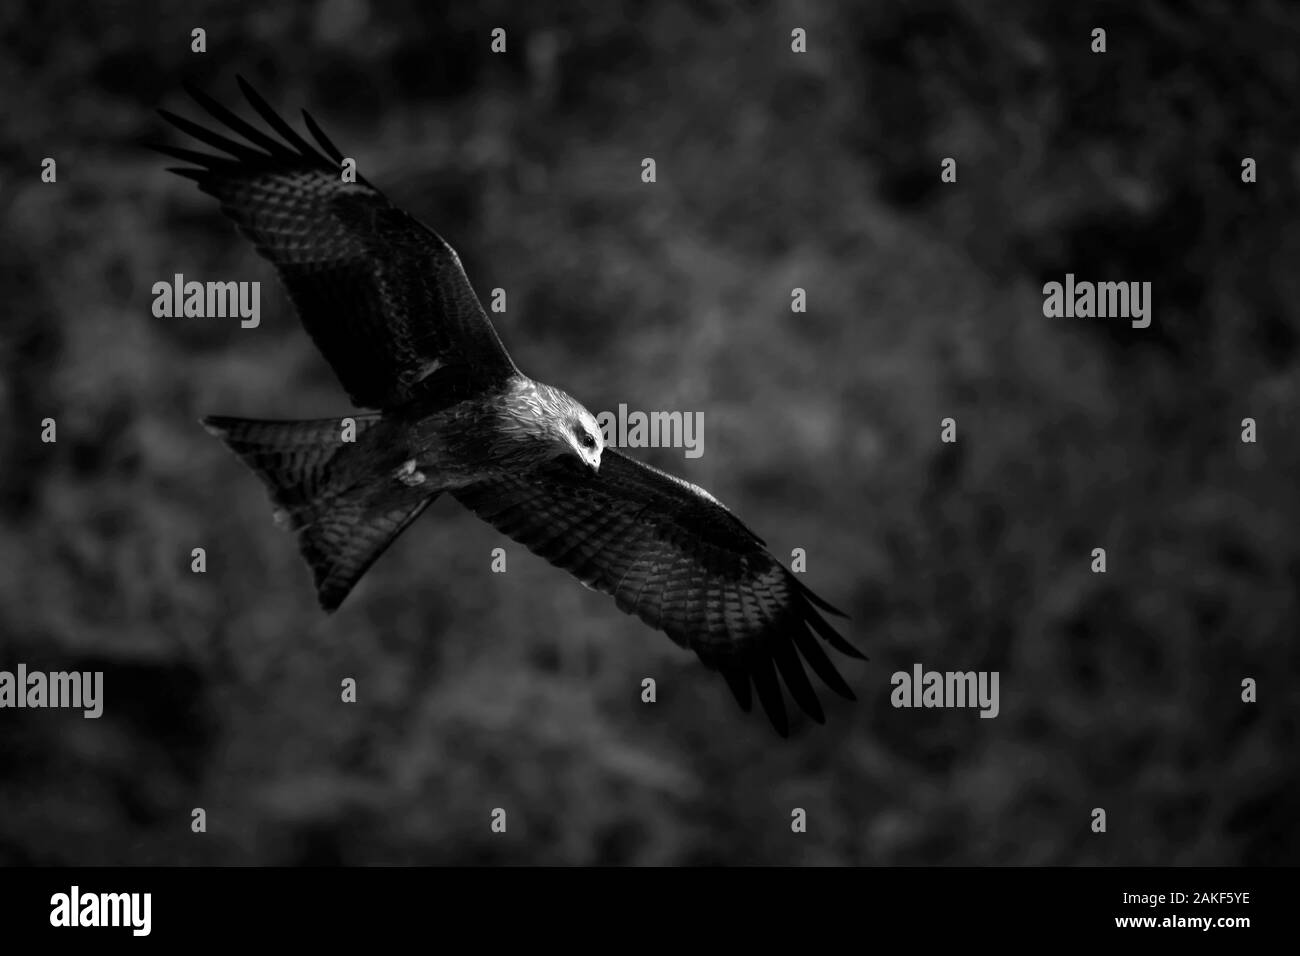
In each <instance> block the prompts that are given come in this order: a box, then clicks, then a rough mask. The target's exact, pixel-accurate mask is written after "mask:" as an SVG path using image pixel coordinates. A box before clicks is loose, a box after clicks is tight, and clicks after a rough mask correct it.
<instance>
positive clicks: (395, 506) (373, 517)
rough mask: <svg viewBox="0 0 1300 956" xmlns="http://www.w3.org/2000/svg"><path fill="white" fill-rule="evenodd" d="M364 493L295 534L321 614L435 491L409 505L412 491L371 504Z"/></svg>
mask: <svg viewBox="0 0 1300 956" xmlns="http://www.w3.org/2000/svg"><path fill="white" fill-rule="evenodd" d="M375 497H377V495H375V494H374V492H373V491H372V492H371V493H370V494H356V495H348V496H345V497H344V498H341V499H339V500H338V501H337V502H335V503H334V504H333V505H332V506H331V507H330V509H329V510H328V511H326V512H325V513H324V514H323V515H321V516H320V517H319V518H318V519H317V520H316V521H314V522H313V523H312V524H310V525H308V526H307V527H305V528H303V529H302V531H300V532H299V533H298V549H299V550H300V551H301V552H302V556H303V558H305V559H306V561H307V564H308V565H309V566H310V567H311V570H312V575H313V577H314V578H315V581H316V596H317V598H318V599H319V600H320V606H321V607H323V608H324V609H325V610H326V611H335V610H337V609H338V607H339V605H340V604H342V603H343V599H344V598H346V597H347V596H348V594H350V593H351V591H352V589H353V588H354V587H355V586H356V583H357V582H358V581H360V580H361V576H362V575H363V574H365V573H366V571H367V570H369V568H370V566H371V565H372V564H374V563H375V561H376V560H378V558H379V556H380V555H381V554H383V553H384V551H385V550H387V548H388V546H389V545H390V544H392V543H393V542H394V541H395V540H397V536H398V535H399V534H401V533H402V532H403V531H405V530H406V526H407V525H409V524H410V523H411V522H412V521H414V520H415V519H416V518H418V517H419V516H420V513H421V512H422V511H424V509H425V508H427V507H428V506H429V505H430V503H432V502H433V500H434V499H435V498H437V497H438V494H437V492H434V493H433V494H428V493H427V492H426V493H425V494H424V495H423V496H422V497H419V498H417V499H416V500H415V501H414V502H412V500H411V498H412V497H413V493H412V492H409V491H408V492H406V493H405V494H402V493H401V492H398V493H396V494H393V495H390V494H385V495H384V498H385V499H388V500H386V501H385V502H383V503H371V502H370V501H368V500H367V499H372V498H375Z"/></svg>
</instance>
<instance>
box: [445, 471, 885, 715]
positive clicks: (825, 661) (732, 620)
mask: <svg viewBox="0 0 1300 956" xmlns="http://www.w3.org/2000/svg"><path fill="white" fill-rule="evenodd" d="M453 494H454V495H455V497H456V498H457V499H458V500H459V501H460V502H461V503H462V504H464V505H465V506H466V507H467V508H469V509H470V510H471V511H473V512H474V513H475V514H477V515H478V516H479V517H481V518H483V519H484V520H485V521H487V522H488V523H490V524H492V525H494V526H495V527H497V528H498V529H499V530H501V531H502V532H504V533H505V534H508V535H510V536H511V537H512V538H514V539H515V540H516V541H519V542H520V543H521V544H523V545H524V546H526V547H527V548H529V549H530V550H532V551H534V552H535V553H537V554H539V555H541V556H542V557H544V558H546V559H547V560H548V561H550V562H551V563H553V564H555V565H557V566H558V567H561V568H564V569H566V570H567V571H569V572H570V573H572V574H573V575H574V576H575V577H577V578H578V579H579V580H581V581H582V582H583V583H585V584H587V585H588V586H590V587H593V588H595V589H596V590H599V591H603V592H605V593H606V594H609V595H611V596H612V597H613V598H614V600H615V602H616V603H617V605H618V607H619V608H620V609H621V610H623V611H625V612H627V613H629V614H634V615H636V616H638V617H640V618H641V619H642V620H643V621H645V622H646V623H647V624H649V625H651V626H652V627H655V628H658V629H659V630H662V631H664V632H665V633H667V634H668V636H669V637H670V638H672V639H673V640H674V641H676V642H677V643H679V644H681V645H682V646H684V647H688V648H690V649H691V650H693V651H695V653H696V655H697V656H698V657H699V658H700V660H701V661H702V662H703V663H704V664H705V666H706V667H709V668H710V669H713V670H716V671H718V672H720V673H721V674H722V676H723V678H724V679H725V680H726V683H727V686H728V687H729V688H730V690H731V693H732V695H733V696H734V697H735V698H736V701H737V703H738V704H740V706H741V708H742V709H744V710H746V711H748V710H750V709H751V708H752V705H753V698H754V696H755V695H756V696H757V697H758V700H759V703H760V704H761V705H762V707H763V710H764V712H765V713H766V714H767V716H768V719H769V720H770V721H771V722H772V725H773V726H774V727H776V729H777V731H778V732H780V733H782V734H783V735H784V734H785V733H786V732H787V727H788V718H787V713H786V707H785V702H784V697H783V695H782V692H781V686H782V684H784V686H785V688H786V690H788V691H789V693H790V696H791V697H792V698H793V699H794V701H795V703H796V704H798V706H799V708H800V709H801V710H802V711H803V712H804V713H806V714H808V715H809V716H810V717H811V718H812V719H813V720H816V721H818V722H822V721H824V720H825V713H824V711H823V709H822V705H821V702H820V701H819V700H818V698H817V693H816V690H815V689H814V687H813V684H812V681H811V680H810V679H809V676H808V671H807V669H805V667H804V663H805V662H806V663H807V665H808V668H811V670H812V673H813V674H815V675H816V676H817V677H818V678H819V679H820V680H821V681H822V683H824V684H825V685H826V686H827V687H829V688H830V689H831V690H833V691H834V692H835V693H837V694H839V695H840V696H843V697H846V698H848V699H850V700H851V699H853V691H852V689H851V688H850V687H849V685H848V683H847V682H846V681H845V680H844V678H843V677H842V676H841V675H840V674H839V672H838V671H837V670H836V669H835V666H834V665H833V664H832V663H831V660H830V658H829V657H828V656H827V654H826V651H825V649H824V647H823V643H825V644H829V645H831V646H832V647H834V648H835V649H836V650H837V651H839V652H840V653H843V654H846V655H849V656H852V657H857V658H862V655H861V654H860V653H859V652H858V651H857V650H856V649H855V648H854V647H853V645H851V644H849V643H848V641H846V640H844V638H843V637H841V636H840V635H839V634H838V633H837V632H836V631H835V629H834V628H832V627H831V626H830V624H828V623H827V622H826V620H825V618H823V617H822V616H821V614H820V613H819V612H818V609H817V608H818V607H824V608H827V609H829V608H830V605H828V604H826V603H825V602H823V601H821V600H820V599H818V598H816V596H815V595H813V594H812V592H811V591H810V590H808V588H806V587H805V586H804V585H803V584H802V583H801V582H800V581H799V580H798V579H797V578H795V577H794V575H792V574H791V573H790V572H789V571H788V570H786V569H785V568H784V567H782V566H781V565H780V564H779V563H778V562H777V560H776V559H775V558H774V557H773V556H772V555H771V554H770V553H769V552H768V551H767V550H766V549H765V548H764V546H763V544H762V541H761V539H759V538H758V536H757V535H755V534H754V533H753V532H752V531H751V530H750V529H749V528H748V527H746V526H745V525H744V524H743V523H741V522H740V521H739V520H738V519H737V518H736V517H735V516H734V515H732V514H731V512H730V511H728V510H727V509H726V508H725V507H723V506H722V505H721V504H720V503H718V502H717V501H716V500H715V499H714V498H713V497H712V496H711V495H709V494H708V493H707V492H705V491H703V490H702V489H699V488H696V487H695V486H694V485H692V484H690V483H689V482H685V481H682V480H681V479H678V478H675V477H673V476H671V475H668V474H667V473H665V472H661V471H659V470H658V469H655V468H651V467H650V466H648V465H644V464H641V463H640V462H636V461H634V460H632V459H630V458H628V457H626V456H625V455H622V454H621V453H619V452H617V451H615V450H613V449H606V450H605V453H604V458H603V462H602V465H601V468H600V471H599V473H597V474H594V475H593V474H591V473H583V472H580V471H579V470H578V469H575V468H572V467H570V466H569V465H568V464H567V463H562V462H552V463H550V464H547V465H545V466H542V467H540V468H537V469H533V470H532V471H527V472H523V473H520V474H512V475H508V476H502V477H497V478H493V479H490V480H485V481H483V482H480V483H477V484H474V485H471V486H469V487H467V488H462V489H459V490H457V491H454V492H453ZM778 675H779V676H778Z"/></svg>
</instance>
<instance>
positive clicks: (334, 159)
mask: <svg viewBox="0 0 1300 956" xmlns="http://www.w3.org/2000/svg"><path fill="white" fill-rule="evenodd" d="M239 85H240V88H241V89H242V90H243V91H244V95H245V96H246V97H247V98H248V101H249V103H250V104H252V106H253V108H254V109H255V110H256V111H257V112H258V113H259V114H260V115H261V117H262V119H263V120H265V122H266V123H267V124H268V125H269V126H270V128H271V130H272V131H274V132H275V133H276V134H278V136H279V137H281V138H280V139H277V138H276V137H275V136H272V135H270V134H269V133H268V132H266V131H264V130H262V129H259V128H257V127H256V126H254V125H253V124H251V123H249V122H246V121H245V120H243V119H241V118H239V117H238V116H236V115H235V114H234V113H232V112H231V111H230V110H228V109H226V108H225V107H223V106H221V105H220V104H218V103H217V102H216V101H214V100H213V99H212V98H211V97H209V96H207V95H206V94H204V93H202V92H201V91H199V90H197V89H194V88H192V87H189V86H188V85H187V86H186V89H187V90H188V92H189V94H190V95H191V96H192V97H193V98H194V99H195V100H196V101H197V102H198V103H199V105H200V106H202V107H203V108H204V109H205V110H206V111H207V112H208V113H209V114H211V116H212V117H213V118H214V119H215V120H217V122H218V123H220V124H221V125H222V126H224V127H225V128H226V132H227V133H233V134H235V136H236V137H242V139H243V140H244V141H243V142H241V141H239V140H238V139H233V138H231V137H230V136H229V135H225V134H223V133H218V132H215V131H213V130H209V129H206V128H204V127H203V126H200V125H199V124H197V123H193V122H191V121H189V120H187V119H184V118H182V117H180V116H176V115H174V114H172V113H169V112H167V111H166V110H159V112H160V113H161V114H162V116H163V118H164V119H166V120H167V121H168V122H169V123H171V124H172V125H173V126H175V127H176V128H178V129H179V130H181V131H182V132H184V133H187V134H189V135H190V136H193V137H194V138H195V139H198V140H201V141H202V142H204V143H206V144H207V145H208V146H211V147H214V148H216V149H218V150H220V151H221V152H222V153H225V154H227V155H225V156H220V155H214V154H209V153H200V152H195V151H193V150H189V149H181V148H177V147H174V146H166V145H160V144H151V145H152V148H153V149H156V150H158V151H159V152H162V153H165V154H166V155H168V156H173V157H175V158H177V159H180V160H182V161H184V162H187V163H191V164H192V166H191V167H189V168H183V169H179V168H178V169H172V172H175V173H178V174H179V175H181V176H185V177H187V178H189V179H193V180H194V181H196V182H197V183H198V184H199V188H200V189H201V190H203V192H205V193H208V194H209V195H212V196H215V197H216V198H217V199H218V200H220V201H221V210H222V212H224V213H225V214H226V216H227V217H229V218H230V219H232V220H233V221H234V222H235V224H236V225H237V226H238V227H239V229H240V231H241V232H242V233H243V234H244V235H245V236H247V237H248V238H249V239H251V240H252V241H253V243H254V244H255V245H256V246H257V251H258V252H259V253H261V255H262V256H264V257H265V258H267V259H269V260H270V261H271V262H273V263H274V264H275V266H276V269H277V270H278V271H279V273H280V276H281V278H282V279H283V280H284V283H285V285H286V287H287V288H288V291H289V296H290V298H291V299H292V300H293V303H294V305H295V306H296V308H297V310H298V314H299V315H300V316H301V318H302V323H303V325H304V326H305V327H306V329H307V332H308V333H309V334H310V335H311V337H312V339H313V341H315V343H316V346H317V348H319V349H320V350H321V352H322V353H323V354H324V356H325V358H326V360H327V361H328V362H329V363H330V365H331V366H332V367H333V369H334V373H335V374H336V375H337V376H338V378H339V381H340V382H342V384H343V387H344V388H345V389H347V391H348V394H349V395H351V397H352V401H353V402H354V403H355V404H356V405H358V406H360V407H362V408H390V407H393V406H395V405H399V404H402V403H404V402H406V401H409V400H410V399H412V398H415V397H418V396H419V395H420V392H421V389H422V383H423V382H425V380H426V379H428V377H429V376H430V375H431V374H432V373H433V372H434V371H435V370H437V369H440V368H443V367H444V366H460V367H461V370H462V374H461V378H462V381H463V380H464V372H465V371H466V370H468V371H470V372H472V379H473V382H474V384H476V385H481V386H482V387H488V386H491V385H493V384H496V383H498V382H500V381H501V380H503V379H505V378H508V377H509V376H510V375H512V374H515V373H516V371H517V370H516V369H515V366H514V363H513V362H512V361H511V360H510V356H509V355H508V354H507V353H506V351H505V348H504V347H503V346H502V345H501V340H500V339H499V338H498V337H497V334H496V330H495V329H493V328H492V323H491V322H489V321H488V318H487V316H486V315H485V314H484V312H483V307H482V306H481V305H480V303H479V300H478V297H477V296H476V295H475V294H474V290H473V288H471V287H470V284H469V279H467V278H466V276H465V271H464V269H462V268H461V264H460V259H459V258H458V257H457V255H456V253H455V251H454V250H453V249H452V248H451V246H449V245H448V244H447V243H446V242H444V241H443V240H442V239H441V238H440V237H439V236H438V235H437V234H436V233H435V232H433V231H432V230H431V229H429V228H428V227H426V226H424V225H423V224H422V223H420V222H419V221H418V220H416V219H414V218H413V217H411V216H409V215H408V214H407V213H405V212H403V211H402V210H401V209H398V208H397V207H396V206H394V205H393V204H392V203H390V202H389V201H388V200H387V199H386V198H385V197H384V195H383V194H382V193H380V192H379V191H378V190H377V189H375V188H374V187H373V186H371V185H370V184H369V183H367V182H366V181H365V180H364V178H363V177H360V176H358V177H357V181H356V182H355V183H345V182H343V177H342V163H343V160H344V157H343V154H342V153H341V152H340V151H339V150H338V148H337V147H336V146H335V145H334V144H333V143H331V142H330V141H329V139H328V138H327V137H326V136H325V134H324V133H323V132H321V130H320V127H318V126H317V125H316V123H315V121H314V120H313V119H312V118H311V116H309V115H308V114H307V112H306V111H305V110H304V111H303V118H304V120H305V121H306V124H307V128H308V129H309V130H310V131H311V134H312V136H313V137H314V138H315V139H316V142H317V143H318V144H319V146H320V149H317V148H316V147H314V146H312V145H311V144H310V143H308V142H307V141H306V140H305V139H303V138H302V137H301V136H299V135H298V134H297V133H296V132H294V130H293V128H292V127H291V126H290V125H289V124H288V123H287V122H285V121H284V120H283V119H282V118H281V117H280V116H278V115H277V114H276V113H275V111H274V110H272V109H271V107H270V106H269V105H267V103H266V101H265V100H263V99H262V98H261V97H260V96H259V95H258V94H257V93H256V92H255V91H254V90H253V88H252V87H251V86H249V85H248V83H247V82H246V81H245V80H244V79H243V78H242V77H240V78H239ZM321 150H323V151H324V152H323V153H322V152H321Z"/></svg>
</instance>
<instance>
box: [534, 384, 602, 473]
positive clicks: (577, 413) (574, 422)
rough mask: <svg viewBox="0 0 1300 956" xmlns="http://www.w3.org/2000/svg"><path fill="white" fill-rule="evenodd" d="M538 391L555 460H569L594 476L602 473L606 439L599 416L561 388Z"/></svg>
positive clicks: (546, 387)
mask: <svg viewBox="0 0 1300 956" xmlns="http://www.w3.org/2000/svg"><path fill="white" fill-rule="evenodd" d="M538 390H539V392H541V393H542V394H541V395H540V396H539V397H540V398H541V399H542V404H543V406H544V408H545V420H546V423H547V429H546V430H547V436H548V437H549V438H550V440H551V446H552V449H553V451H554V454H553V455H552V457H555V458H567V459H569V460H572V461H573V462H574V463H575V464H577V465H579V466H581V467H583V468H590V469H591V470H592V471H593V472H597V471H600V456H601V453H602V452H603V451H604V450H605V439H604V435H603V434H602V433H601V430H600V425H599V424H597V422H596V416H595V415H593V414H591V412H589V411H587V410H586V409H585V408H583V407H582V405H581V404H580V403H579V402H578V401H577V400H576V399H574V398H573V397H572V396H571V395H568V394H566V393H565V392H562V391H560V390H559V389H558V388H551V387H550V386H545V385H539V386H538Z"/></svg>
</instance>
